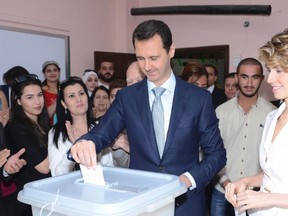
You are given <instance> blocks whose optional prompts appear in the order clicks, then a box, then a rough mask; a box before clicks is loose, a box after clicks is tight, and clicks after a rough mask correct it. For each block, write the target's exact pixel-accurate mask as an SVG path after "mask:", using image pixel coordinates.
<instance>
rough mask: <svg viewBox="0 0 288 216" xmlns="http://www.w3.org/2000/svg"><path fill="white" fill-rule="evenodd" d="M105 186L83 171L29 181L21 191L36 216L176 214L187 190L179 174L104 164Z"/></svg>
mask: <svg viewBox="0 0 288 216" xmlns="http://www.w3.org/2000/svg"><path fill="white" fill-rule="evenodd" d="M103 175H104V178H105V186H98V185H94V184H89V183H84V182H83V179H82V175H81V172H80V171H75V172H72V173H69V174H66V175H62V176H57V177H51V178H46V179H42V180H38V181H34V182H30V183H27V184H26V185H25V186H24V188H23V190H22V191H20V192H19V194H18V200H19V201H20V202H23V203H26V204H29V205H31V206H32V211H33V216H46V215H48V214H50V216H62V215H69V216H92V215H93V216H100V215H101V216H106V215H107V216H110V215H117V216H128V215H142V216H144V215H153V216H169V215H171V216H172V215H174V203H175V198H176V197H177V196H179V195H181V194H183V193H185V192H186V190H187V189H186V188H185V186H184V184H182V183H181V182H180V181H179V178H178V176H174V175H169V174H161V173H154V172H146V171H139V170H133V169H124V168H115V167H103Z"/></svg>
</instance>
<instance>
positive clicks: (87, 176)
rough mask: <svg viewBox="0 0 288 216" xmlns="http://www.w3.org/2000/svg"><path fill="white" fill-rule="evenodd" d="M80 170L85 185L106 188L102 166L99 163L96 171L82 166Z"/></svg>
mask: <svg viewBox="0 0 288 216" xmlns="http://www.w3.org/2000/svg"><path fill="white" fill-rule="evenodd" d="M80 169H81V173H82V177H83V180H84V182H85V183H91V184H97V185H101V186H105V180H104V176H103V170H102V166H101V164H99V163H98V164H97V167H96V169H88V168H87V167H86V166H84V165H82V164H80Z"/></svg>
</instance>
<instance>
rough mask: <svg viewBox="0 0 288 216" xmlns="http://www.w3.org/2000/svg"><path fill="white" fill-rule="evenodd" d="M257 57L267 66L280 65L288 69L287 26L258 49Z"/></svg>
mask: <svg viewBox="0 0 288 216" xmlns="http://www.w3.org/2000/svg"><path fill="white" fill-rule="evenodd" d="M259 59H260V60H261V61H264V62H265V63H266V65H268V66H269V67H281V68H283V69H284V70H285V71H288V28H287V29H285V30H284V31H283V32H281V33H278V34H276V35H274V36H273V37H272V38H271V40H270V41H268V42H267V43H266V44H265V45H264V46H262V47H261V48H260V49H259Z"/></svg>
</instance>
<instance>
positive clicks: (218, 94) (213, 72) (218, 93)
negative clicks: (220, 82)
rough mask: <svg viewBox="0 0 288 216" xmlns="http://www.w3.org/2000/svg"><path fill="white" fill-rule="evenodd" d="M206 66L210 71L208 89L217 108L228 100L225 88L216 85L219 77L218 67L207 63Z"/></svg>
mask: <svg viewBox="0 0 288 216" xmlns="http://www.w3.org/2000/svg"><path fill="white" fill-rule="evenodd" d="M205 68H206V70H207V73H208V91H210V92H211V94H212V103H213V105H214V107H215V109H216V108H217V107H218V106H219V105H220V104H222V103H224V102H226V101H227V97H226V95H225V93H224V90H223V89H220V88H218V87H217V86H216V85H215V83H216V81H217V78H218V71H217V68H216V67H215V66H214V65H212V64H206V65H205Z"/></svg>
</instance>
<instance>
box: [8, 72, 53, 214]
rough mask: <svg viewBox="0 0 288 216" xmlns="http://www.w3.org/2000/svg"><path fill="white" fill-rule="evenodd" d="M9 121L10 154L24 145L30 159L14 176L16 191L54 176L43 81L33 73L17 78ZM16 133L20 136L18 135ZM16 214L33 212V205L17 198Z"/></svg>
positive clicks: (25, 156) (27, 157) (23, 156)
mask: <svg viewBox="0 0 288 216" xmlns="http://www.w3.org/2000/svg"><path fill="white" fill-rule="evenodd" d="M12 92H13V94H14V95H15V97H14V98H13V99H12V106H11V116H10V121H9V123H8V125H7V126H6V129H5V136H6V138H7V144H8V146H7V147H8V148H9V149H10V150H11V154H15V153H17V152H18V151H19V150H21V149H23V148H25V153H24V154H23V155H22V158H23V159H24V160H25V161H26V162H27V165H26V166H24V167H23V168H22V169H21V170H20V171H19V173H18V174H17V175H16V176H15V183H16V185H17V192H19V191H20V190H22V189H23V187H24V185H25V184H26V183H28V182H31V181H34V180H38V179H42V178H46V177H49V176H51V175H50V171H49V164H48V156H47V133H48V130H49V124H48V115H47V111H46V109H45V107H44V97H43V92H42V88H41V81H40V80H39V79H38V77H37V76H36V75H33V74H30V75H25V76H21V77H17V78H16V79H15V84H14V85H13V87H12ZM15 132H17V136H15ZM15 209H16V211H17V212H16V215H28V216H29V215H32V212H31V206H30V205H26V204H23V203H21V202H19V201H17V204H16V207H15Z"/></svg>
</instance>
